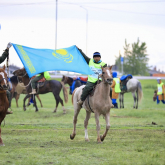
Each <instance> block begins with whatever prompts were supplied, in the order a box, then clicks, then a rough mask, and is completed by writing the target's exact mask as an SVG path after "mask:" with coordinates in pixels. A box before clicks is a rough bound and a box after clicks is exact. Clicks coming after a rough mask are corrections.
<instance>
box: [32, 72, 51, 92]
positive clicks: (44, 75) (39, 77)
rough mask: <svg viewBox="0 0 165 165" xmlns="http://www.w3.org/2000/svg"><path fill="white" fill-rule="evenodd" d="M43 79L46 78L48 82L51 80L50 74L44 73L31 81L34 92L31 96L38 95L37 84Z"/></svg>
mask: <svg viewBox="0 0 165 165" xmlns="http://www.w3.org/2000/svg"><path fill="white" fill-rule="evenodd" d="M42 78H45V79H46V80H47V79H49V78H50V75H49V72H48V71H45V72H42V73H40V74H39V75H37V76H36V77H35V78H33V79H32V81H31V85H32V92H31V93H29V94H36V82H37V81H39V80H41V79H42Z"/></svg>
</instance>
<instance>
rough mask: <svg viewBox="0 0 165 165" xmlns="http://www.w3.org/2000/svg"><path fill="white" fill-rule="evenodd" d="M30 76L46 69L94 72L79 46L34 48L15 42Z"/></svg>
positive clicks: (15, 46)
mask: <svg viewBox="0 0 165 165" xmlns="http://www.w3.org/2000/svg"><path fill="white" fill-rule="evenodd" d="M12 45H13V47H14V49H15V51H16V52H17V54H18V56H19V58H20V59H21V61H22V63H23V65H24V67H25V69H26V71H27V73H28V75H29V77H32V76H34V75H37V74H39V73H41V72H45V71H53V70H60V71H70V72H77V73H82V74H87V75H89V74H93V71H92V70H91V69H90V68H89V66H88V64H87V63H86V61H85V59H84V57H83V56H82V55H81V53H80V51H79V50H78V49H77V47H76V46H75V45H74V46H71V47H69V48H63V49H56V50H53V49H34V48H29V47H26V46H22V45H17V44H13V43H12Z"/></svg>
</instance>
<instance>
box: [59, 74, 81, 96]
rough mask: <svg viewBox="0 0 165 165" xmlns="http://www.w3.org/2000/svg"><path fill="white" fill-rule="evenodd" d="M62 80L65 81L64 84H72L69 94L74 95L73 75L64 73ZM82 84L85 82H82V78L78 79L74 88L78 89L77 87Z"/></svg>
mask: <svg viewBox="0 0 165 165" xmlns="http://www.w3.org/2000/svg"><path fill="white" fill-rule="evenodd" d="M61 82H63V83H64V84H68V85H69V86H70V92H69V94H71V95H72V92H73V90H72V89H71V87H72V85H73V82H74V79H73V78H72V77H67V76H64V75H63V77H62V79H61ZM81 85H83V83H81V81H80V80H76V82H75V85H74V89H76V88H77V87H80V86H81Z"/></svg>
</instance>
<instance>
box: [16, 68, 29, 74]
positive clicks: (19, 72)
mask: <svg viewBox="0 0 165 165" xmlns="http://www.w3.org/2000/svg"><path fill="white" fill-rule="evenodd" d="M13 74H14V76H25V75H26V74H27V72H26V70H25V68H22V69H18V70H15V71H14V72H13Z"/></svg>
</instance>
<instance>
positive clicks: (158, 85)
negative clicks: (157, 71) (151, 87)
mask: <svg viewBox="0 0 165 165" xmlns="http://www.w3.org/2000/svg"><path fill="white" fill-rule="evenodd" d="M163 85H164V83H163V82H162V83H161V84H157V87H158V92H157V95H161V94H162V93H163Z"/></svg>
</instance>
